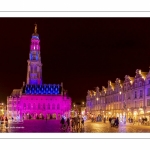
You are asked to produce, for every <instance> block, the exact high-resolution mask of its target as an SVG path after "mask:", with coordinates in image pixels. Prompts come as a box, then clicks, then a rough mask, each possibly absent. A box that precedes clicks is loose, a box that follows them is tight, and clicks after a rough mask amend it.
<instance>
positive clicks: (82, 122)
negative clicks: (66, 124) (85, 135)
mask: <svg viewBox="0 0 150 150" xmlns="http://www.w3.org/2000/svg"><path fill="white" fill-rule="evenodd" d="M81 124H82V127H84V118H83V117H82V121H81Z"/></svg>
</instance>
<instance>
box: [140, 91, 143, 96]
mask: <svg viewBox="0 0 150 150" xmlns="http://www.w3.org/2000/svg"><path fill="white" fill-rule="evenodd" d="M141 97H143V91H142V90H140V98H141Z"/></svg>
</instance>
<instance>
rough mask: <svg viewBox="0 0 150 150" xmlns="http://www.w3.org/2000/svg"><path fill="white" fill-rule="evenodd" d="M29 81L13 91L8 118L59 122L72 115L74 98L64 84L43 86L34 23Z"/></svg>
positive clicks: (9, 100) (38, 40)
mask: <svg viewBox="0 0 150 150" xmlns="http://www.w3.org/2000/svg"><path fill="white" fill-rule="evenodd" d="M27 63H28V65H27V80H26V83H25V82H23V85H22V87H21V88H20V89H14V90H13V91H12V93H11V95H10V96H8V97H7V117H8V118H9V119H11V118H14V119H18V118H19V119H44V118H47V119H59V118H60V116H61V115H65V116H66V117H67V116H69V115H70V110H71V102H72V100H71V98H70V97H69V96H68V94H67V91H66V90H64V88H63V83H61V84H43V83H42V63H41V55H40V39H39V34H38V33H37V24H35V29H34V33H33V34H32V38H31V45H30V53H29V60H28V61H27Z"/></svg>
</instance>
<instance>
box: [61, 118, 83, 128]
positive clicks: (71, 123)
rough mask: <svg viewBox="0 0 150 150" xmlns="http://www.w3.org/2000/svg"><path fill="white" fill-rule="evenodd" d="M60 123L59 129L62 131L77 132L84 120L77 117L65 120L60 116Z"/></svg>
mask: <svg viewBox="0 0 150 150" xmlns="http://www.w3.org/2000/svg"><path fill="white" fill-rule="evenodd" d="M60 123H61V129H62V130H64V131H68V129H70V131H73V130H78V129H80V128H82V127H84V118H83V117H81V116H79V115H78V116H77V117H72V118H69V117H68V118H66V117H64V116H62V118H61V120H60Z"/></svg>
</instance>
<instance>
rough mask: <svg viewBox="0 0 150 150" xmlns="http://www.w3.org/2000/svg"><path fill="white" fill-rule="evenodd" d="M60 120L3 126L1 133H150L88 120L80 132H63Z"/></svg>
mask: <svg viewBox="0 0 150 150" xmlns="http://www.w3.org/2000/svg"><path fill="white" fill-rule="evenodd" d="M60 127H61V125H60V121H59V120H47V121H46V120H25V121H24V122H23V123H13V124H12V123H11V124H9V125H8V128H7V129H6V128H5V126H4V124H3V125H1V128H0V132H1V133H5V132H8V133H64V132H68V133H77V132H78V133H150V126H145V125H138V124H134V125H133V124H131V123H126V124H121V123H120V124H119V127H118V128H117V127H110V124H109V122H106V123H103V122H91V121H90V120H87V121H86V122H85V124H84V127H82V128H80V129H78V130H72V129H69V130H68V131H63V130H61V128H60Z"/></svg>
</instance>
